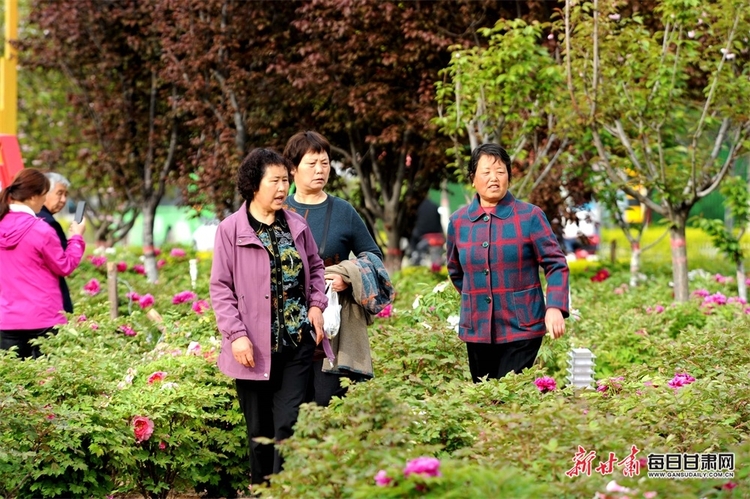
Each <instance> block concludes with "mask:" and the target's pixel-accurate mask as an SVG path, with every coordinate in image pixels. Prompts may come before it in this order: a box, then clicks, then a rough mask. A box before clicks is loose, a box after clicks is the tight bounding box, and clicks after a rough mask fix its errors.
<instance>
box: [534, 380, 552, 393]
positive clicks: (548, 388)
mask: <svg viewBox="0 0 750 499" xmlns="http://www.w3.org/2000/svg"><path fill="white" fill-rule="evenodd" d="M534 384H535V385H536V387H537V388H539V391H540V392H542V393H544V392H552V391H555V390H557V382H556V381H555V380H554V378H550V377H549V376H544V377H542V378H537V379H535V380H534Z"/></svg>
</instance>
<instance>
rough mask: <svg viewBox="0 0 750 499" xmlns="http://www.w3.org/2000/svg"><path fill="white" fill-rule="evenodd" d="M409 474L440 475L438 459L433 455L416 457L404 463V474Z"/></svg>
mask: <svg viewBox="0 0 750 499" xmlns="http://www.w3.org/2000/svg"><path fill="white" fill-rule="evenodd" d="M411 474H416V475H423V476H440V460H439V459H437V458H434V457H418V458H416V459H412V460H411V461H409V462H408V463H406V467H405V468H404V476H409V475H411Z"/></svg>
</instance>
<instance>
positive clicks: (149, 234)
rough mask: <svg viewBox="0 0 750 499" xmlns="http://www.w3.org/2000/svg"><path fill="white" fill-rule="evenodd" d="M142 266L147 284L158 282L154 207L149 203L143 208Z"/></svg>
mask: <svg viewBox="0 0 750 499" xmlns="http://www.w3.org/2000/svg"><path fill="white" fill-rule="evenodd" d="M142 213H143V256H144V261H143V266H144V268H145V269H146V278H147V279H148V282H151V283H156V282H157V281H158V280H159V271H158V270H157V268H156V255H155V254H154V218H155V216H156V207H155V206H152V204H151V203H146V204H145V205H144V206H143V210H142Z"/></svg>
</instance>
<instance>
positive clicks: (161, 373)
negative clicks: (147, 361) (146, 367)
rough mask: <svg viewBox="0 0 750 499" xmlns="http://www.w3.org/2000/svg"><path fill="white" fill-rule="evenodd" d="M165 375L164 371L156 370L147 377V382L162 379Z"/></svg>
mask: <svg viewBox="0 0 750 499" xmlns="http://www.w3.org/2000/svg"><path fill="white" fill-rule="evenodd" d="M166 377H167V373H165V372H164V371H156V372H155V373H153V374H152V375H151V376H149V377H148V384H149V385H153V384H154V383H156V382H157V381H162V380H163V379H164V378H166Z"/></svg>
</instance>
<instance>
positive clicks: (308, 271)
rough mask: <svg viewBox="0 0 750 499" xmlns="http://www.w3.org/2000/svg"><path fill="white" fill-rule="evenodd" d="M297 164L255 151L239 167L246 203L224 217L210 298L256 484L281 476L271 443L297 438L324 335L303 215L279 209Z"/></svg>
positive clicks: (322, 302) (315, 265)
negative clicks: (301, 410) (299, 417)
mask: <svg viewBox="0 0 750 499" xmlns="http://www.w3.org/2000/svg"><path fill="white" fill-rule="evenodd" d="M290 168H291V164H290V163H289V162H288V160H286V159H285V158H283V157H282V156H281V155H279V154H278V153H276V152H274V151H271V150H269V149H255V150H254V151H252V152H251V153H250V154H249V155H248V156H247V157H246V158H245V159H244V161H243V162H242V164H241V165H240V168H239V173H238V179H237V184H238V185H237V187H238V189H239V191H240V194H241V195H242V197H243V198H244V199H245V203H243V205H242V207H241V208H240V209H239V210H238V211H237V212H235V213H234V214H232V215H230V216H229V217H228V218H227V219H225V220H224V221H222V222H221V223H220V224H219V227H218V230H217V232H216V241H215V244H214V259H213V265H212V268H211V282H210V290H211V302H212V304H213V308H214V312H215V314H216V324H217V326H218V328H219V331H220V332H221V335H222V345H221V353H220V355H219V360H218V365H219V369H220V370H221V371H222V372H223V373H224V374H226V375H227V376H230V377H232V378H235V380H236V387H237V396H238V398H239V401H240V407H241V408H242V411H243V413H244V415H245V422H246V424H247V436H248V440H249V445H250V468H251V473H252V477H251V481H252V483H262V482H264V481H267V480H268V478H267V477H268V475H271V474H273V473H278V472H279V471H281V468H282V460H281V457H280V456H279V453H278V451H277V450H276V448H275V446H273V445H265V444H260V443H258V442H255V441H254V440H253V439H255V438H256V437H267V438H271V439H274V440H275V441H277V442H278V441H281V440H284V439H286V438H289V437H290V436H291V435H292V427H293V426H294V424H295V423H296V422H297V415H298V414H299V407H300V405H301V404H302V402H303V400H304V397H305V391H306V388H307V383H308V377H309V375H310V368H311V366H312V354H313V351H314V350H315V345H316V344H317V343H320V341H321V340H322V339H323V310H324V309H325V308H326V305H327V303H328V300H327V299H326V296H325V280H324V278H323V271H324V267H323V261H322V260H321V259H320V257H319V256H318V248H317V246H316V245H315V240H314V239H313V236H312V233H311V232H310V229H309V228H308V226H307V224H306V223H305V220H304V219H303V218H302V217H301V216H299V215H297V214H295V213H291V212H288V211H286V210H283V209H282V206H283V205H284V201H285V200H286V196H287V193H288V192H289V171H290Z"/></svg>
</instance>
